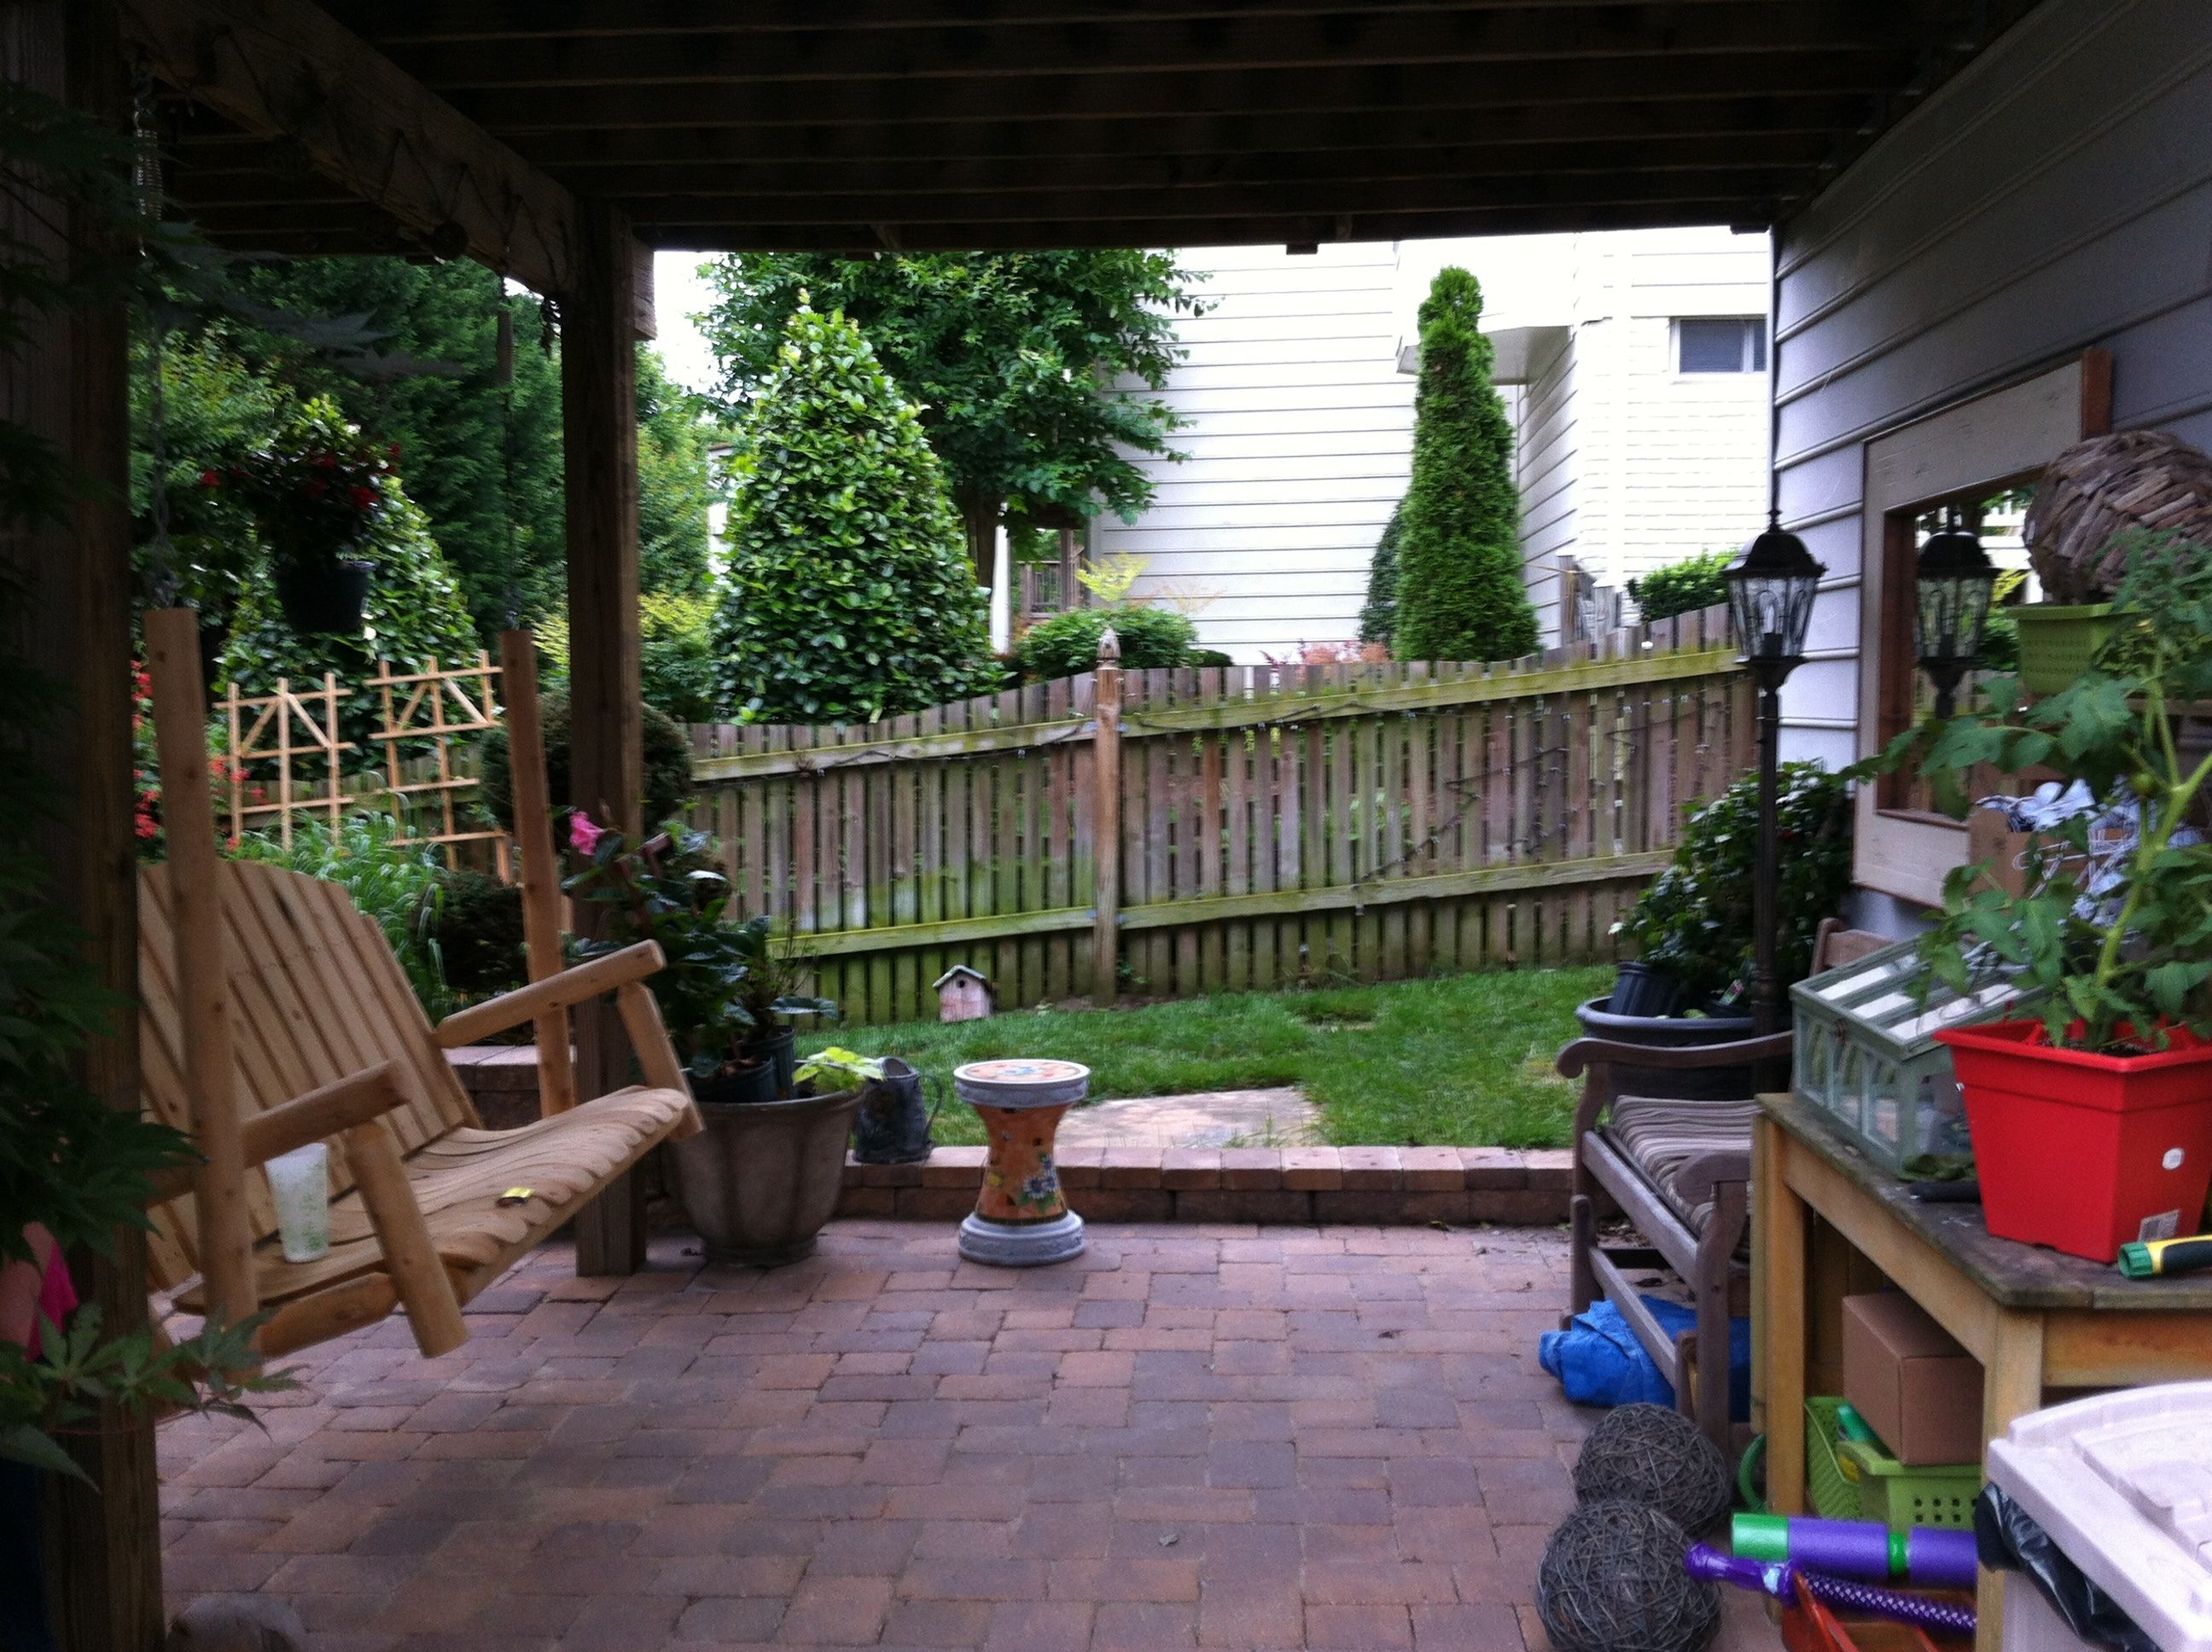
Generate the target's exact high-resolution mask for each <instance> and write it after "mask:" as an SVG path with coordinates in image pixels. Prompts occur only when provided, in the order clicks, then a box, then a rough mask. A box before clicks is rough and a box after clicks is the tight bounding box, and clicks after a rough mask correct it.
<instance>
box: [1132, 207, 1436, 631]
mask: <svg viewBox="0 0 2212 1652" xmlns="http://www.w3.org/2000/svg"><path fill="white" fill-rule="evenodd" d="M1183 261H1184V263H1185V264H1188V266H1190V267H1192V268H1194V269H1198V270H1205V271H1206V272H1207V275H1208V276H1209V278H1208V279H1207V280H1205V281H1203V282H1199V283H1198V284H1197V287H1196V290H1197V292H1198V293H1200V295H1203V296H1204V298H1205V299H1206V301H1207V302H1208V303H1209V304H1210V305H1212V308H1211V309H1210V310H1209V311H1208V313H1206V314H1205V315H1203V316H1198V317H1185V318H1183V319H1182V320H1181V321H1180V322H1179V323H1178V324H1177V331H1178V333H1179V334H1180V335H1181V337H1182V342H1183V343H1184V345H1185V347H1186V349H1187V350H1188V355H1187V357H1186V359H1185V360H1184V361H1183V363H1182V366H1181V367H1178V368H1176V372H1175V374H1174V376H1173V377H1172V378H1171V379H1170V381H1169V385H1168V388H1167V391H1166V392H1165V399H1166V400H1167V402H1168V403H1169V404H1170V405H1171V406H1173V407H1174V408H1175V409H1176V410H1177V411H1178V412H1180V413H1181V414H1182V415H1183V416H1185V417H1186V418H1188V419H1189V420H1190V421H1191V422H1190V423H1189V424H1188V426H1187V427H1186V428H1183V429H1182V430H1181V431H1179V432H1178V433H1177V434H1176V438H1175V443H1176V446H1177V447H1178V448H1180V449H1181V450H1182V451H1183V452H1187V453H1188V455H1189V456H1190V457H1189V459H1188V462H1187V463H1184V464H1181V465H1176V464H1172V463H1168V462H1166V461H1162V460H1156V459H1147V460H1144V461H1143V463H1144V465H1145V467H1146V470H1147V471H1148V472H1149V473H1150V474H1151V475H1152V477H1153V480H1154V485H1155V487H1156V489H1157V490H1158V491H1157V493H1156V495H1155V497H1154V501H1153V503H1152V508H1151V509H1150V510H1148V511H1146V513H1144V515H1143V516H1142V517H1140V518H1139V519H1138V520H1137V522H1136V523H1135V524H1133V525H1130V524H1125V523H1123V522H1121V520H1120V519H1117V518H1115V517H1111V516H1109V517H1105V518H1102V519H1100V521H1099V522H1098V524H1097V526H1096V528H1095V529H1094V531H1093V534H1092V538H1091V549H1092V554H1093V555H1094V556H1110V555H1112V554H1114V553H1116V552H1131V553H1133V554H1135V555H1137V556H1143V557H1145V558H1146V559H1147V562H1146V569H1145V575H1144V578H1143V579H1142V580H1139V583H1138V585H1137V587H1136V593H1137V594H1138V595H1139V596H1151V597H1152V598H1154V599H1155V600H1159V601H1168V602H1174V603H1176V604H1180V605H1182V606H1183V607H1185V608H1186V609H1188V610H1189V611H1190V612H1191V613H1192V615H1193V616H1194V618H1195V619H1196V621H1197V623H1198V629H1199V640H1200V642H1201V643H1202V644H1203V645H1204V646H1206V647H1212V648H1220V649H1224V650H1226V651H1227V652H1229V653H1231V654H1233V655H1234V656H1235V657H1237V659H1244V660H1251V661H1255V662H1256V661H1258V660H1259V659H1261V658H1262V657H1263V656H1267V655H1273V656H1275V657H1277V658H1286V657H1289V656H1291V655H1293V654H1295V653H1296V652H1297V647H1298V646H1299V644H1301V643H1303V642H1340V641H1346V640H1348V639H1349V638H1351V637H1352V635H1353V634H1354V633H1355V632H1356V631H1357V630H1358V623H1359V610H1360V607H1361V605H1362V604H1364V602H1365V601H1366V599H1367V569H1368V564H1369V562H1370V560H1371V558H1372V557H1373V556H1374V551H1375V542H1376V538H1379V537H1380V536H1381V534H1382V531H1383V524H1384V523H1386V522H1388V521H1389V518H1390V512H1391V510H1392V509H1393V508H1394V507H1395V506H1396V504H1397V502H1398V501H1399V499H1400V498H1401V496H1402V495H1404V493H1405V490H1406V474H1407V465H1408V461H1409V459H1410V455H1411V448H1412V445H1413V380H1411V379H1410V378H1407V377H1406V376H1405V375H1403V374H1401V373H1399V371H1398V370H1397V348H1398V329H1397V324H1396V320H1395V315H1394V313H1393V310H1392V298H1393V294H1394V290H1395V286H1394V283H1395V276H1396V272H1397V262H1398V260H1397V252H1396V249H1395V247H1394V246H1391V245H1390V244H1389V243H1388V242H1383V243H1378V244H1358V245H1351V246H1335V245H1331V246H1323V247H1322V249H1321V251H1320V252H1318V253H1316V254H1311V255H1293V254H1289V253H1285V252H1284V251H1283V249H1282V248H1281V247H1280V246H1261V247H1237V248H1229V249H1209V250H1206V251H1202V252H1188V253H1185V254H1184V255H1183Z"/></svg>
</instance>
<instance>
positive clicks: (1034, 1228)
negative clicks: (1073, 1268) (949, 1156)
mask: <svg viewBox="0 0 2212 1652" xmlns="http://www.w3.org/2000/svg"><path fill="white" fill-rule="evenodd" d="M952 1084H953V1089H954V1090H955V1092H956V1093H957V1095H958V1096H959V1097H960V1099H961V1100H962V1101H963V1102H967V1103H968V1104H969V1106H970V1107H972V1108H975V1111H976V1113H977V1114H979V1115H980V1116H981V1119H982V1121H983V1128H984V1130H985V1132H986V1133H987V1134H988V1136H989V1138H990V1144H991V1145H990V1151H989V1154H988V1156H987V1158H986V1159H985V1161H984V1164H983V1190H982V1192H981V1193H979V1194H978V1195H977V1196H976V1199H975V1212H974V1213H973V1214H972V1215H970V1216H969V1218H968V1219H967V1220H966V1221H964V1222H963V1223H962V1224H960V1254H962V1255H963V1256H964V1257H966V1258H967V1259H968V1260H969V1261H971V1262H989V1263H992V1264H994V1265H995V1266H1000V1267H1036V1266H1039V1265H1041V1264H1042V1263H1046V1262H1064V1261H1066V1260H1067V1259H1068V1258H1069V1257H1071V1256H1080V1255H1081V1254H1083V1218H1081V1217H1079V1216H1078V1215H1077V1214H1076V1213H1075V1212H1073V1211H1071V1210H1070V1209H1068V1208H1067V1200H1066V1199H1064V1198H1062V1197H1061V1195H1060V1172H1059V1171H1058V1170H1057V1169H1054V1165H1053V1157H1052V1144H1053V1137H1054V1133H1056V1132H1057V1131H1058V1130H1059V1128H1060V1119H1061V1118H1062V1117H1063V1116H1064V1115H1065V1114H1066V1112H1067V1109H1068V1108H1071V1107H1073V1106H1074V1105H1075V1104H1076V1103H1077V1102H1079V1101H1081V1100H1082V1099H1083V1098H1084V1096H1085V1095H1086V1094H1088V1093H1089V1091H1090V1089H1091V1069H1090V1068H1089V1067H1086V1066H1080V1065H1079V1064H1078V1063H1076V1062H1073V1061H1039V1060H1004V1061H971V1062H969V1064H968V1065H967V1066H964V1067H961V1068H958V1069H957V1070H956V1071H955V1072H954V1073H953V1075H952Z"/></svg>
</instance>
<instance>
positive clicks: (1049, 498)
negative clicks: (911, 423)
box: [702, 250, 1203, 584]
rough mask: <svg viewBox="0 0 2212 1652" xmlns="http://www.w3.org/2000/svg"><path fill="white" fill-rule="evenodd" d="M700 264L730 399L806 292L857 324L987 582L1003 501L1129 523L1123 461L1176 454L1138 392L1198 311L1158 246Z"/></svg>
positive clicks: (1146, 495)
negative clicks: (937, 471) (936, 465)
mask: <svg viewBox="0 0 2212 1652" xmlns="http://www.w3.org/2000/svg"><path fill="white" fill-rule="evenodd" d="M708 273H709V276H710V277H711V279H712V280H713V282H714V286H715V288H717V290H718V291H719V292H720V295H721V298H720V302H719V303H717V304H716V305H715V306H714V308H713V309H712V310H710V311H709V312H708V313H707V314H706V315H705V316H704V317H702V322H703V324H704V325H705V328H706V331H707V336H708V340H709V342H710V343H712V344H713V346H714V353H715V355H716V357H717V359H718V360H720V362H721V365H722V370H723V374H724V387H725V391H726V393H727V395H728V396H729V397H730V398H731V400H732V403H733V404H738V405H740V406H742V405H744V404H747V403H750V401H752V400H753V399H754V398H757V397H758V396H759V395H760V394H761V393H762V392H763V389H764V387H765V386H766V385H767V384H768V383H769V380H771V379H772V378H773V377H774V375H775V372H776V370H777V362H778V360H779V357H778V355H777V352H778V350H779V349H780V347H781V338H782V335H783V326H784V320H785V318H787V316H789V315H790V314H791V313H792V312H793V311H794V310H795V309H797V308H799V304H800V301H801V299H802V297H803V296H804V295H808V294H811V295H812V301H813V302H815V303H816V304H818V305H820V306H821V307H823V309H824V310H841V311H842V312H843V313H845V315H846V316H848V318H849V319H852V320H853V321H854V322H855V323H857V324H858V325H859V326H860V329H861V331H864V332H865V333H866V335H867V337H868V339H869V341H870V342H871V343H872V344H873V345H874V346H875V349H876V355H877V358H878V361H881V363H882V365H883V367H884V371H885V372H886V373H888V374H890V376H891V378H892V379H893V380H895V381H896V383H897V384H898V385H899V386H900V387H901V388H902V389H903V390H904V391H905V392H906V394H907V395H908V396H910V397H912V398H914V399H915V400H916V401H917V402H919V403H921V422H922V428H923V429H924V430H925V431H926V432H927V435H928V438H929V443H930V446H932V447H933V448H934V449H935V450H936V452H937V456H938V458H939V459H940V460H941V461H942V462H943V465H944V467H945V473H946V477H947V480H948V482H949V483H950V485H951V490H952V495H953V498H954V501H955V502H956V503H957V506H958V507H959V511H960V516H961V521H962V524H963V527H964V528H965V530H966V533H967V539H968V547H969V556H970V558H971V559H972V560H973V562H974V563H975V568H976V571H977V573H978V574H979V575H980V577H981V579H982V580H983V581H984V582H985V583H986V584H987V583H988V582H989V580H990V579H991V577H992V561H993V556H992V550H993V546H994V543H995V534H996V531H997V529H998V528H999V526H1000V524H1001V522H1002V521H1004V520H1005V519H1006V516H1007V512H1008V509H1009V506H1010V504H1011V505H1012V506H1013V507H1016V509H1017V511H1018V513H1022V512H1024V510H1025V513H1026V514H1028V515H1030V516H1031V517H1034V516H1036V515H1037V514H1039V513H1041V512H1042V508H1043V507H1058V508H1060V509H1061V510H1064V511H1069V512H1073V513H1076V514H1077V515H1079V516H1082V517H1085V518H1089V517H1091V516H1094V515H1096V514H1097V513H1098V512H1099V511H1100V510H1102V509H1104V510H1111V511H1114V512H1115V513H1118V514H1119V515H1120V516H1121V519H1123V520H1124V521H1134V520H1135V519H1136V518H1137V515H1138V513H1139V512H1141V511H1142V510H1143V509H1144V508H1145V507H1146V505H1148V504H1149V503H1151V501H1152V483H1151V481H1150V480H1149V479H1148V478H1147V477H1146V475H1145V473H1144V471H1142V470H1140V469H1139V468H1138V466H1137V465H1135V464H1134V463H1133V462H1132V460H1131V459H1130V457H1129V455H1130V454H1131V453H1149V454H1152V455H1155V456H1164V457H1169V458H1181V457H1182V455H1180V454H1178V453H1176V452H1173V451H1172V450H1171V449H1170V446H1169V443H1168V438H1169V436H1170V434H1172V433H1173V432H1174V431H1175V430H1176V428H1178V427H1179V426H1180V425H1181V424H1182V422H1183V421H1182V419H1181V418H1180V417H1179V416H1177V415H1176V413H1175V411H1174V410H1173V409H1171V408H1170V407H1169V406H1168V404H1166V403H1165V402H1164V401H1162V400H1160V399H1159V398H1158V397H1157V396H1155V395H1148V394H1146V393H1145V392H1146V391H1158V390H1159V389H1160V388H1161V387H1162V386H1164V385H1165V384H1166V382H1167V377H1168V374H1169V372H1170V370H1171V369H1172V368H1173V367H1174V366H1175V364H1176V361H1179V360H1180V359H1181V356H1182V351H1181V350H1180V349H1178V348H1177V347H1176V334H1175V318H1176V316H1177V315H1182V314H1192V315H1195V314H1198V313H1201V311H1202V309H1203V306H1202V305H1200V302H1199V301H1197V300H1196V299H1194V297H1192V296H1191V295H1190V294H1189V292H1188V290H1187V288H1188V283H1189V282H1190V281H1191V280H1192V279H1193V277H1192V275H1191V272H1190V271H1188V270H1184V269H1182V267H1181V266H1180V265H1178V264H1176V259H1175V257H1174V255H1173V254H1171V253H1166V252H1134V251H1126V250H1125V251H1088V252H930V253H916V254H908V255H901V256H898V257H894V258H835V257H831V256H829V254H826V253H743V254H738V255H735V256H732V257H729V258H721V259H719V260H717V261H716V262H715V263H714V264H711V265H710V266H708ZM1131 381H1134V385H1136V386H1142V387H1143V388H1142V389H1139V388H1134V387H1133V386H1132V382H1131Z"/></svg>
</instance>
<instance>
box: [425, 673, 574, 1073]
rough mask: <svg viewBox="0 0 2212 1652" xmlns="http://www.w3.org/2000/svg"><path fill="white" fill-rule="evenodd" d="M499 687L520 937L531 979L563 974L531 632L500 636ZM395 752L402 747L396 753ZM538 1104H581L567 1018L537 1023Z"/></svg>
mask: <svg viewBox="0 0 2212 1652" xmlns="http://www.w3.org/2000/svg"><path fill="white" fill-rule="evenodd" d="M499 669H500V680H501V684H502V687H503V692H504V695H505V698H506V702H507V772H508V774H510V776H511V777H512V778H511V780H510V782H509V786H510V789H511V790H512V792H513V797H514V835H515V839H516V841H518V842H520V844H521V846H522V932H523V944H524V947H525V949H526V951H527V952H528V954H529V957H530V979H531V980H532V981H545V980H548V979H550V977H552V976H554V975H559V974H560V973H561V969H562V957H561V851H560V847H559V846H558V845H556V843H555V842H554V841H553V811H552V807H551V800H550V798H549V797H548V796H547V794H546V787H545V726H544V720H543V718H542V716H541V715H540V713H541V709H542V708H541V707H540V705H539V702H538V645H537V643H536V642H535V641H532V638H531V635H530V633H529V632H527V631H502V632H501V633H500V637H499ZM393 749H394V750H397V749H398V748H397V745H396V744H395V745H394V747H393ZM537 1030H538V1111H539V1113H540V1114H541V1115H542V1114H553V1113H566V1112H567V1111H568V1109H569V1108H572V1107H574V1106H575V1104H576V1074H575V1069H574V1067H573V1066H571V1065H570V1060H569V1049H568V1011H565V1010H556V1011H551V1012H550V1013H549V1014H546V1015H542V1016H539V1017H538V1021H537Z"/></svg>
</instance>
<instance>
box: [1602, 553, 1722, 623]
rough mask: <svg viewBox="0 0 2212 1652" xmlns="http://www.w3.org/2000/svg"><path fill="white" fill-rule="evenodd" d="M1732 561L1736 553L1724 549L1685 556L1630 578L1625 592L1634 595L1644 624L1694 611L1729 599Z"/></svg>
mask: <svg viewBox="0 0 2212 1652" xmlns="http://www.w3.org/2000/svg"><path fill="white" fill-rule="evenodd" d="M1734 561H1735V556H1732V555H1730V554H1729V552H1727V551H1725V550H1708V551H1703V552H1701V553H1699V555H1698V556H1685V557H1684V558H1682V560H1681V561H1680V562H1669V563H1668V564H1667V565H1666V566H1665V567H1664V568H1653V569H1652V570H1651V571H1650V573H1649V574H1644V576H1643V577H1642V578H1640V579H1634V580H1630V581H1629V582H1628V594H1629V595H1630V596H1631V597H1632V598H1635V601H1636V607H1637V610H1638V612H1639V613H1640V614H1641V615H1642V616H1644V623H1646V624H1649V623H1651V622H1652V621H1653V620H1662V619H1672V618H1674V616H1675V615H1677V614H1694V613H1696V612H1697V611H1698V610H1699V609H1700V608H1711V607H1713V606H1714V605H1715V604H1719V603H1724V602H1726V601H1727V600H1728V599H1729V592H1728V571H1729V563H1731V562H1734Z"/></svg>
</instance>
